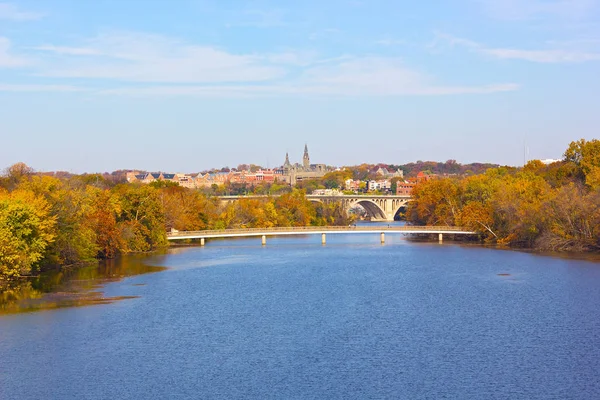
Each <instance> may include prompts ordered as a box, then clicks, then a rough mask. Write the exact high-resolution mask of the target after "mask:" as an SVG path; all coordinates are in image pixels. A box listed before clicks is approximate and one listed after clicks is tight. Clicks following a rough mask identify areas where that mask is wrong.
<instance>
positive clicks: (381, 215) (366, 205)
mask: <svg viewBox="0 0 600 400" xmlns="http://www.w3.org/2000/svg"><path fill="white" fill-rule="evenodd" d="M357 205H358V206H361V207H362V208H363V209H364V210H365V211H366V213H367V216H368V217H369V218H371V219H374V220H383V221H385V220H386V219H387V215H386V214H385V211H384V209H383V208H382V207H381V205H379V204H377V201H373V200H369V199H352V200H349V201H348V205H347V209H348V210H350V209H351V208H354V207H356V206H357Z"/></svg>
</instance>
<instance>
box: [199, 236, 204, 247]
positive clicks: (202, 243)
mask: <svg viewBox="0 0 600 400" xmlns="http://www.w3.org/2000/svg"><path fill="white" fill-rule="evenodd" d="M200 246H204V238H200Z"/></svg>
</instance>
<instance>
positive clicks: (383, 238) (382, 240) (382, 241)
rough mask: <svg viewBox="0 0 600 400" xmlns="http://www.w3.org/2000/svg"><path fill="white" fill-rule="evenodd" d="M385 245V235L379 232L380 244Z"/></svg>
mask: <svg viewBox="0 0 600 400" xmlns="http://www.w3.org/2000/svg"><path fill="white" fill-rule="evenodd" d="M384 243H385V233H383V232H381V244H384Z"/></svg>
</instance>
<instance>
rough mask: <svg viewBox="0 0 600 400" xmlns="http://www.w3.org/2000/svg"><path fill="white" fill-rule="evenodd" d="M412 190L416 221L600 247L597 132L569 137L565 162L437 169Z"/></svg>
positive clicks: (510, 238) (411, 214) (514, 241)
mask: <svg viewBox="0 0 600 400" xmlns="http://www.w3.org/2000/svg"><path fill="white" fill-rule="evenodd" d="M412 194H413V201H412V202H411V203H410V205H409V209H408V212H407V218H408V220H409V222H411V223H414V224H418V225H421V224H423V225H456V226H462V227H466V228H469V229H472V230H476V231H479V232H481V233H482V235H483V237H484V238H485V240H486V241H487V242H489V243H496V244H500V245H510V246H520V247H527V248H536V249H543V250H567V251H594V252H598V251H600V141H599V140H595V139H594V140H591V141H586V140H583V139H582V140H580V141H577V142H573V143H571V145H570V146H569V148H568V149H567V150H566V151H565V154H564V160H563V161H561V162H556V163H553V164H550V165H544V164H542V163H541V162H540V161H537V160H535V161H530V162H529V163H528V164H527V165H526V166H525V167H524V168H519V169H515V168H492V169H489V170H487V171H486V172H485V173H484V174H481V175H473V176H467V177H458V176H457V177H438V178H436V179H431V180H428V181H422V182H420V183H418V184H417V185H416V186H415V188H414V189H413V193H412Z"/></svg>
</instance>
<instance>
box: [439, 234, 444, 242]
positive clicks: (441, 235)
mask: <svg viewBox="0 0 600 400" xmlns="http://www.w3.org/2000/svg"><path fill="white" fill-rule="evenodd" d="M438 240H439V242H440V243H442V242H443V241H444V235H443V234H441V233H440V234H439V235H438Z"/></svg>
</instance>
